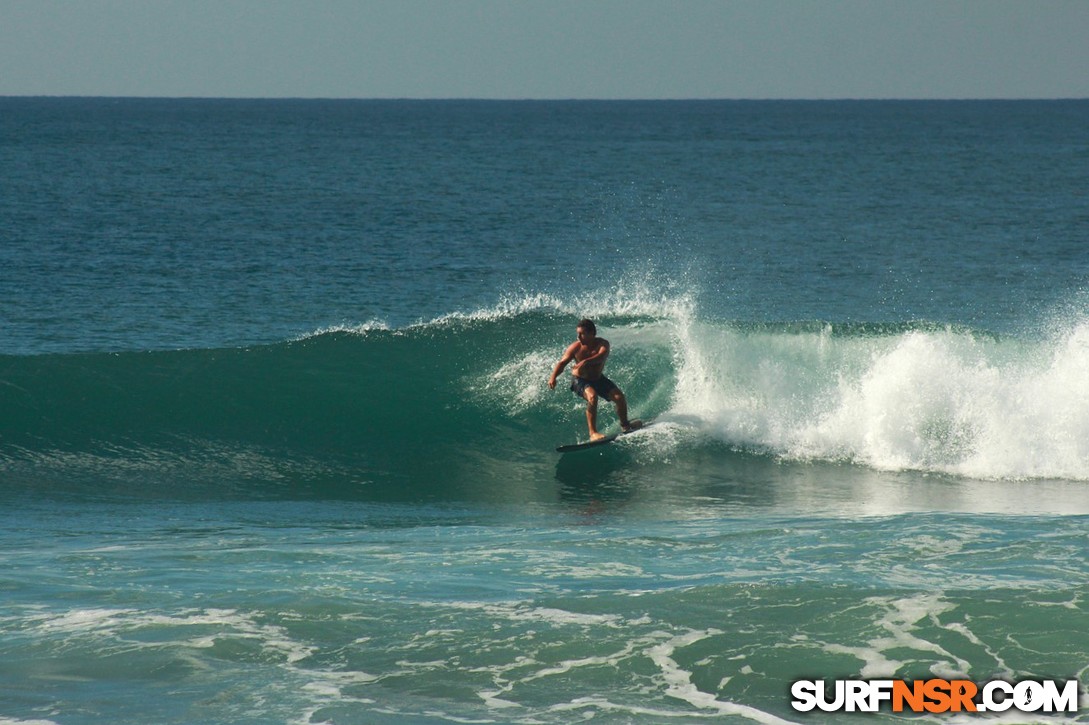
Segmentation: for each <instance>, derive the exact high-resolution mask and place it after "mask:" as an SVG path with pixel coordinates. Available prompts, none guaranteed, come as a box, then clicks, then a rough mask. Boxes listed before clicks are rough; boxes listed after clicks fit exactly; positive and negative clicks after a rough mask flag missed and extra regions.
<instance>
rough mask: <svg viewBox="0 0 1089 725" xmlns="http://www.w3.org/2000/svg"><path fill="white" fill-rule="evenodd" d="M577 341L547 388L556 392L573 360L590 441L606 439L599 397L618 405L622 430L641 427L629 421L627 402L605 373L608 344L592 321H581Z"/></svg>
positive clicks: (575, 389) (573, 389) (574, 384)
mask: <svg viewBox="0 0 1089 725" xmlns="http://www.w3.org/2000/svg"><path fill="white" fill-rule="evenodd" d="M576 331H577V332H578V339H577V340H575V341H574V342H573V343H571V344H570V345H569V346H568V347H567V349H566V350H565V351H564V353H563V357H561V358H560V360H559V362H557V363H556V366H555V367H554V368H553V369H552V375H550V376H549V378H548V387H549V388H551V389H553V390H555V389H556V378H557V377H558V376H559V374H560V373H562V372H563V369H564V368H566V367H567V364H568V363H569V362H571V361H572V360H574V361H575V366H574V367H573V368H571V374H572V376H573V377H572V379H571V392H573V393H574V394H575V395H577V396H579V397H580V398H585V400H586V423H587V425H589V426H590V440H592V441H596V440H601V439H602V438H604V437H605V436H604V435H603V434H601V433H599V432H598V430H597V401H598V398H602V397H604V398H608V399H609V400H611V401H613V403H615V404H616V416H617V417H618V418H620V427H621V428H623V429H624V431H625V432H627V431H630V430H634V429H635V428H639V427H640V426H641V425H642V422H641V421H638V420H633V421H629V420H628V401H627V400H626V399H625V398H624V393H623V392H621V390H620V388H618V387H616V383H614V382H613V381H612V380H609V379H608V378H607V377H605V375H604V374H603V371H604V369H605V360H606V358H608V357H609V341H608V340H606V339H604V338H601V337H598V336H597V328H596V327H595V326H594V323H593V321H592V320H582V321H580V322H579V324H578V327H577V328H576Z"/></svg>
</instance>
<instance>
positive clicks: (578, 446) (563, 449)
mask: <svg viewBox="0 0 1089 725" xmlns="http://www.w3.org/2000/svg"><path fill="white" fill-rule="evenodd" d="M632 423H633V424H635V423H638V424H639V425H638V426H636V427H634V428H632V429H631V430H627V431H621V432H619V433H613V434H612V435H609V436H605V437H604V438H598V439H597V440H596V441H586V442H584V443H570V444H568V445H566V446H556V453H571V452H572V451H582V450H585V449H587V448H597V447H598V446H603V445H606V444H608V443H612V442H613V441H615V440H616V439H617V438H619V437H620V436H624V435H628V434H629V433H634V432H635V431H637V430H643V429H644V428H646V427H647V426H648V425H650V421H649V420H648V421H646V422H644V421H641V420H633V421H632Z"/></svg>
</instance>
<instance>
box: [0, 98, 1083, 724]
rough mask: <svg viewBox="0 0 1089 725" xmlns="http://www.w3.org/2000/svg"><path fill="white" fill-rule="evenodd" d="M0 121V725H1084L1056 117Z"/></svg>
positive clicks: (540, 114) (878, 113) (839, 111)
mask: <svg viewBox="0 0 1089 725" xmlns="http://www.w3.org/2000/svg"><path fill="white" fill-rule="evenodd" d="M0 111H2V112H0V127H2V129H3V134H2V135H0V138H2V139H3V141H2V143H0V164H2V166H3V168H5V174H4V180H3V188H4V193H3V194H0V238H2V246H0V261H2V262H3V264H0V289H3V290H4V297H3V303H2V305H0V341H2V347H0V350H2V354H0V519H2V523H0V593H2V596H0V623H2V631H3V637H2V638H0V722H5V723H28V722H50V723H57V724H59V725H68V724H69V723H106V722H109V723H129V722H131V723H145V722H160V723H265V722H284V723H325V722H329V723H375V722H418V723H430V722H499V723H505V722H511V723H514V722H526V723H528V722H537V723H539V722H555V723H567V722H576V721H582V720H592V721H600V722H646V723H660V722H664V721H665V722H677V723H683V722H693V723H695V722H751V721H756V722H780V721H788V722H803V721H806V722H819V721H826V722H834V721H837V720H838V719H842V718H837V716H834V715H828V714H825V715H823V716H819V717H814V716H813V715H812V714H809V715H803V714H801V713H795V712H793V710H792V709H791V707H790V696H789V687H790V683H791V682H792V681H794V680H796V679H808V678H814V677H823V678H829V679H831V678H836V677H840V678H859V677H861V678H881V677H904V678H910V677H929V676H942V677H952V676H963V677H968V678H971V679H974V680H977V681H983V680H988V679H992V678H1006V679H1022V678H1029V677H1031V678H1036V679H1041V678H1047V677H1053V678H1058V679H1069V678H1080V679H1081V680H1083V681H1084V680H1085V679H1086V677H1084V676H1082V671H1083V670H1084V669H1085V668H1086V667H1087V666H1089V635H1087V634H1086V632H1089V627H1087V624H1089V622H1087V619H1086V609H1085V604H1084V601H1085V599H1086V595H1087V593H1089V592H1087V591H1086V585H1085V581H1084V579H1085V578H1084V572H1085V571H1086V568H1087V562H1086V558H1087V556H1089V547H1087V546H1086V544H1085V542H1086V540H1087V539H1086V534H1087V533H1089V494H1087V491H1089V487H1087V483H1089V443H1086V441H1087V440H1089V382H1087V381H1089V314H1087V312H1089V310H1087V307H1086V298H1085V285H1086V280H1087V278H1089V253H1087V252H1086V246H1085V242H1086V233H1087V231H1089V216H1087V214H1086V208H1087V207H1086V200H1085V189H1086V188H1087V184H1086V182H1087V181H1089V178H1087V177H1089V164H1087V163H1086V162H1087V161H1089V143H1087V142H1086V141H1085V138H1086V137H1085V134H1084V130H1085V128H1086V127H1087V123H1086V122H1087V121H1089V105H1087V104H1086V103H1085V102H1080V101H1069V102H1016V103H1015V102H970V103H968V102H966V103H958V102H942V103H921V102H911V103H899V102H842V103H802V102H784V103H764V102H760V103H732V102H658V103H582V102H580V103H534V102H522V103H491V102H392V101H391V102H347V101H345V102H325V101H295V102H289V101H284V102H279V101H197V100H188V101H186V100H119V99H0ZM585 315H589V316H592V317H594V318H595V320H597V322H598V327H599V329H600V331H601V333H602V334H603V335H604V336H605V337H607V338H608V339H609V340H610V341H611V343H612V347H613V353H612V355H611V358H610V361H609V368H608V369H609V375H610V377H612V378H613V379H614V380H616V381H617V382H618V383H619V384H620V385H621V386H622V387H623V388H624V390H625V391H626V393H627V395H628V398H629V400H630V401H631V404H632V407H633V410H634V412H635V413H636V414H637V415H640V416H643V417H647V418H654V419H655V425H654V426H652V427H650V428H648V429H647V430H645V431H642V432H640V433H637V434H635V435H632V436H626V437H624V438H623V439H621V441H619V442H618V443H616V444H612V445H610V446H608V447H606V448H604V449H599V450H594V451H591V452H584V453H580V454H570V455H563V456H561V455H557V454H556V453H555V452H554V451H553V448H554V447H555V445H557V444H559V443H566V442H571V441H573V440H576V439H578V438H580V437H583V436H585V422H584V416H583V415H582V411H581V407H580V404H579V402H578V401H577V400H576V399H575V398H574V397H573V396H571V395H570V393H569V392H567V391H566V390H564V389H563V387H564V386H558V389H557V390H556V391H550V390H549V389H548V388H547V386H546V385H545V382H546V380H547V376H548V373H549V371H550V369H551V366H552V365H553V364H554V362H555V360H556V359H557V358H558V357H559V355H560V353H561V352H562V350H563V348H564V346H565V345H566V344H567V343H569V342H570V341H571V340H572V339H573V338H574V325H575V322H576V321H577V320H578V319H579V318H581V317H583V316H585ZM601 418H602V422H603V423H605V426H606V429H608V428H615V417H614V414H613V412H612V410H611V409H609V408H605V409H604V410H603V411H602V413H601ZM821 717H823V718H824V720H821ZM858 717H859V716H856V719H858ZM865 717H866V719H873V720H875V721H878V722H881V721H892V720H898V719H903V718H900V717H897V716H894V715H893V714H892V713H890V712H885V713H881V714H878V715H873V716H865ZM932 719H940V720H942V721H952V720H953V719H952V718H949V717H945V716H942V717H934V718H932ZM1084 719H1085V718H1084V716H1083V715H1080V714H1079V715H1077V716H1067V717H1064V718H1062V720H1063V721H1064V722H1070V721H1082V720H1084Z"/></svg>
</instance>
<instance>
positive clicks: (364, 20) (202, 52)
mask: <svg viewBox="0 0 1089 725" xmlns="http://www.w3.org/2000/svg"><path fill="white" fill-rule="evenodd" d="M0 95H93V96H232V97H255V96H261V97H304V98H310V97H322V98H332V97H336V98H1024V97H1029V98H1070V97H1077V98H1085V97H1089V0H717V1H712V0H673V1H671V2H670V1H666V0H535V1H530V0H296V1H288V0H0Z"/></svg>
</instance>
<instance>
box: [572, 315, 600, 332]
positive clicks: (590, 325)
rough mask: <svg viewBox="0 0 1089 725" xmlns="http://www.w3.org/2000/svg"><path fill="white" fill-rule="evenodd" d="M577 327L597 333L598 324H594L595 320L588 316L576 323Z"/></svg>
mask: <svg viewBox="0 0 1089 725" xmlns="http://www.w3.org/2000/svg"><path fill="white" fill-rule="evenodd" d="M575 327H581V328H582V329H584V330H586V331H587V332H589V333H590V334H591V335H596V334H597V326H596V325H595V324H594V321H593V320H591V319H590V318H588V317H584V318H583V319H581V320H579V324H577V325H575Z"/></svg>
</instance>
